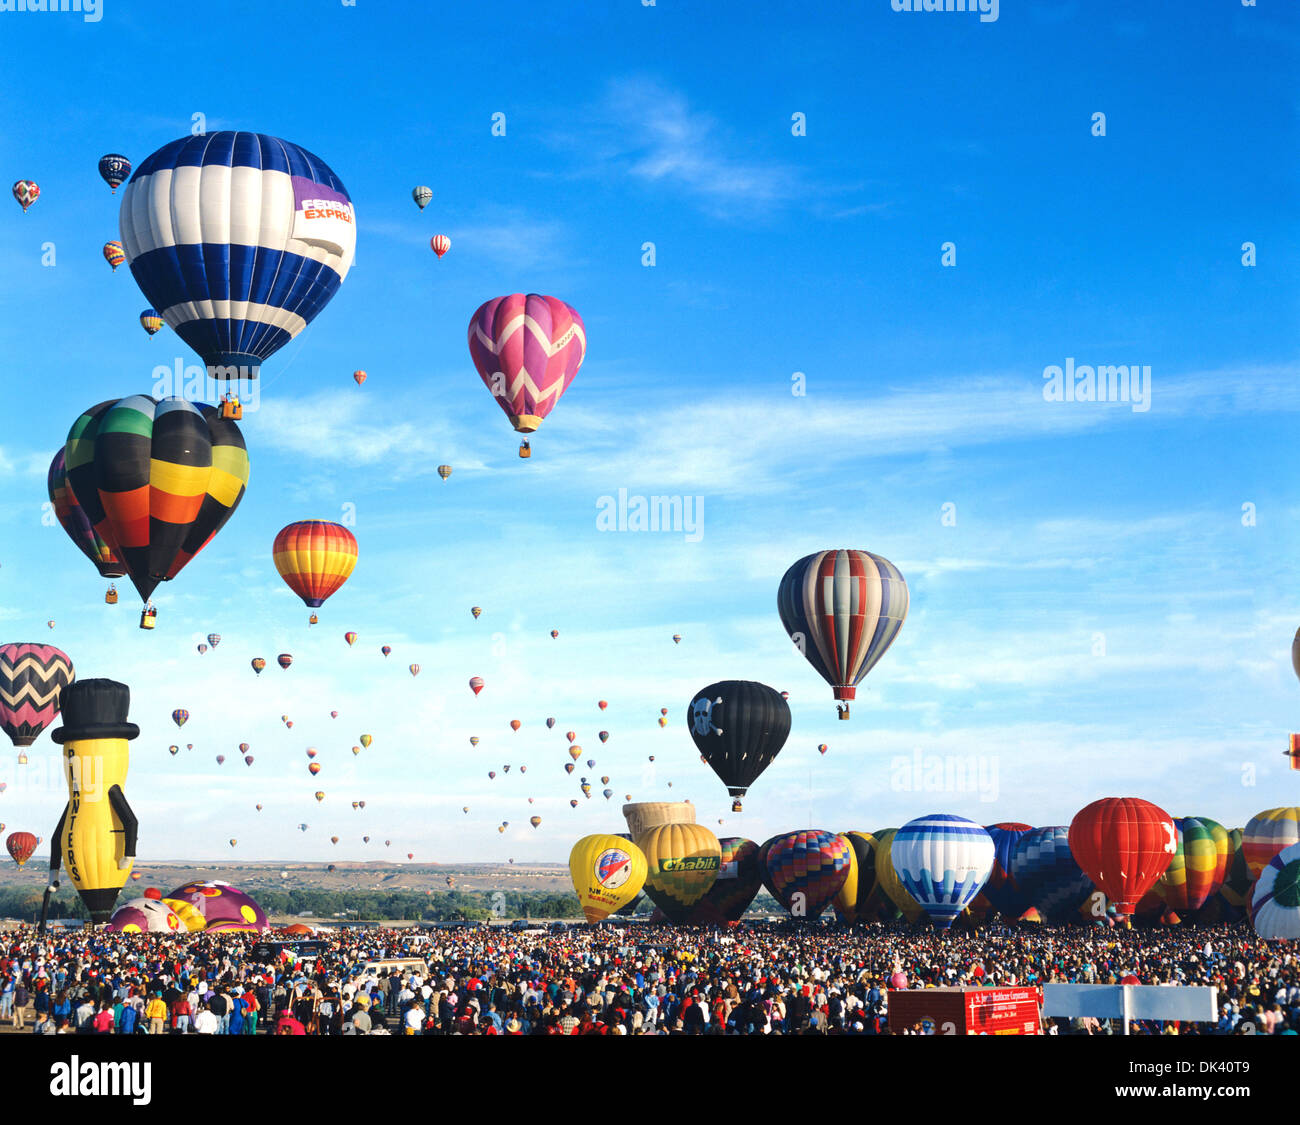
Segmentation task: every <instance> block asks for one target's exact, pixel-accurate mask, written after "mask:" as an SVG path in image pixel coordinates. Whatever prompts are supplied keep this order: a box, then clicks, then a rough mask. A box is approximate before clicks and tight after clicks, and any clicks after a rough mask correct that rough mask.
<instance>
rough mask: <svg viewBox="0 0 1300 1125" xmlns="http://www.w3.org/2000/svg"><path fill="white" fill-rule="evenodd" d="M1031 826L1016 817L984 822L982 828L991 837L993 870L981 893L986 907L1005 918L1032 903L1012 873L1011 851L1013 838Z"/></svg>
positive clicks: (1021, 912) (1020, 912) (1012, 916)
mask: <svg viewBox="0 0 1300 1125" xmlns="http://www.w3.org/2000/svg"><path fill="white" fill-rule="evenodd" d="M1032 830H1033V826H1032V825H1029V824H1020V823H1018V822H1016V821H1002V822H1001V823H999V824H986V825H985V826H984V831H985V832H987V833H988V834H989V838H990V839H991V840H992V841H993V870H992V871H990V872H989V877H988V881H987V882H986V883H985V884H984V889H983V890H982V891H981V892H980V896H981V898H982V899H983V900H984V901H986V902H987V903H988V905H989V907H991V908H992V909H993V910H996V911H997V912H998V913H999V914H1001V915H1002V916H1003V917H1005V918H1018V917H1019V916H1020V915H1021V914H1023V913H1024V912H1025V911H1026V910H1027V909H1028V908H1029V907H1030V906H1031V905H1032V904H1031V903H1030V901H1029V899H1027V898H1026V897H1025V896H1024V894H1023V893H1022V892H1021V891H1020V890H1019V889H1018V888H1017V886H1016V883H1015V880H1014V879H1012V877H1011V855H1012V853H1013V852H1014V851H1015V846H1016V841H1017V840H1019V839H1020V837H1021V836H1023V835H1024V834H1025V833H1026V832H1030V831H1032Z"/></svg>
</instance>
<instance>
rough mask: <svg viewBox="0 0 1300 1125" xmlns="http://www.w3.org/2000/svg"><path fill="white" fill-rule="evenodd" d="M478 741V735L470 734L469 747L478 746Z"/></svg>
mask: <svg viewBox="0 0 1300 1125" xmlns="http://www.w3.org/2000/svg"><path fill="white" fill-rule="evenodd" d="M478 741H479V740H478V735H476V734H471V735H470V736H469V744H470V745H471V746H477V745H478Z"/></svg>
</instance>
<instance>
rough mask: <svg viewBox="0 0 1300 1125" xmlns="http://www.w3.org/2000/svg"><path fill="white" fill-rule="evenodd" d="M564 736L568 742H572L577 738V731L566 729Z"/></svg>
mask: <svg viewBox="0 0 1300 1125" xmlns="http://www.w3.org/2000/svg"><path fill="white" fill-rule="evenodd" d="M564 737H565V738H567V739H568V740H569V741H570V742H573V741H575V740H576V739H577V737H578V732H577V731H576V730H566V731H565V732H564Z"/></svg>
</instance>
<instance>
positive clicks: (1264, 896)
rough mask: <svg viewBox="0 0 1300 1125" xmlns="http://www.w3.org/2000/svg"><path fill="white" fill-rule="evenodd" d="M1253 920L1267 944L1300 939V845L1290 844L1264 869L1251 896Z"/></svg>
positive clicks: (1257, 931)
mask: <svg viewBox="0 0 1300 1125" xmlns="http://www.w3.org/2000/svg"><path fill="white" fill-rule="evenodd" d="M1250 917H1251V921H1252V922H1254V924H1255V932H1256V933H1257V934H1259V936H1260V937H1262V938H1264V939H1265V940H1266V941H1283V940H1286V941H1295V940H1296V939H1297V938H1300V844H1288V845H1287V846H1286V847H1285V848H1283V849H1282V850H1281V851H1280V852H1278V853H1277V854H1276V855H1275V856H1273V857H1272V859H1270V860H1269V861H1268V863H1266V864H1265V865H1264V870H1263V871H1261V872H1260V873H1259V879H1258V880H1256V882H1255V889H1254V891H1253V892H1252V894H1251V902H1250Z"/></svg>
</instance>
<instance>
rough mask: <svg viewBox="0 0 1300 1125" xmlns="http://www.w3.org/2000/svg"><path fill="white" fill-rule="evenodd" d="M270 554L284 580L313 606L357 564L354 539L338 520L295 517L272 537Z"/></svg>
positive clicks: (332, 589)
mask: <svg viewBox="0 0 1300 1125" xmlns="http://www.w3.org/2000/svg"><path fill="white" fill-rule="evenodd" d="M272 554H273V556H274V558H275V569H276V570H278V571H279V572H280V577H281V578H283V579H284V581H285V584H286V585H287V586H288V587H289V589H290V590H292V591H293V592H294V593H295V594H297V595H298V596H299V597H300V598H302V600H303V604H305V605H308V606H311V607H312V608H313V609H314V608H316V607H318V606H321V605H323V604H324V602H325V599H326V598H328V597H329V596H330V595H331V594H333V593H335V591H337V590H338V588H339V587H340V586H342V585H343V583H344V582H346V581H347V580H348V576H349V575H350V574H351V573H352V569H353V567H355V566H356V565H357V540H356V536H354V535H353V534H352V532H350V531H349V530H348V529H347V528H346V527H344V526H343V525H342V524H338V523H330V522H329V521H327V520H299V521H298V522H297V523H291V524H289V526H288V527H285V528H283V529H282V530H281V531H280V534H279V535H277V536H276V537H275V544H274V546H273V547H272Z"/></svg>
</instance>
